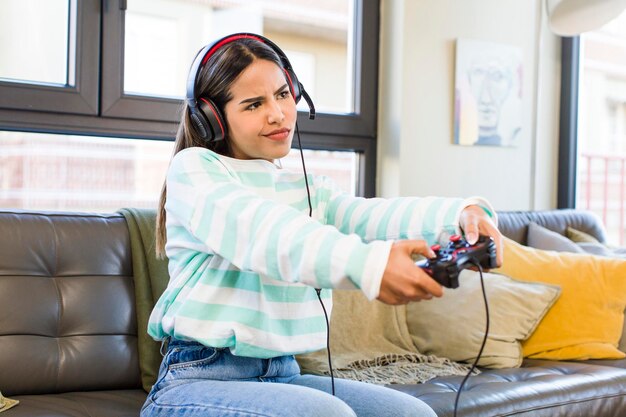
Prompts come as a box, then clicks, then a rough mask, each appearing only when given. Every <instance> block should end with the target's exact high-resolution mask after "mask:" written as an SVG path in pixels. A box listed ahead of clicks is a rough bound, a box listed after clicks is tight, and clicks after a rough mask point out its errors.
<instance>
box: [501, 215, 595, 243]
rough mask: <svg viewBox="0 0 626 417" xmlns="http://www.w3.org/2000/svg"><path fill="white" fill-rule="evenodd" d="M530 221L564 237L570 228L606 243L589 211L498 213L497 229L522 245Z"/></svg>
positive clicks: (524, 241)
mask: <svg viewBox="0 0 626 417" xmlns="http://www.w3.org/2000/svg"><path fill="white" fill-rule="evenodd" d="M531 221H532V222H535V223H537V224H539V225H540V226H543V227H546V228H548V229H550V230H552V231H554V232H557V233H560V234H562V235H565V231H566V229H567V227H568V226H571V227H573V228H574V229H577V230H580V231H581V232H585V233H587V234H590V235H591V236H593V237H595V238H596V239H598V240H599V241H600V242H606V231H605V229H604V226H603V224H602V220H601V219H600V218H599V217H598V216H597V215H596V214H594V213H592V212H590V211H585V210H576V209H562V210H539V211H499V212H498V228H499V229H500V231H501V232H502V234H504V235H505V236H507V237H509V238H511V239H513V240H515V241H516V242H519V243H521V244H522V245H526V244H527V243H528V239H527V235H528V224H529V223H530V222H531Z"/></svg>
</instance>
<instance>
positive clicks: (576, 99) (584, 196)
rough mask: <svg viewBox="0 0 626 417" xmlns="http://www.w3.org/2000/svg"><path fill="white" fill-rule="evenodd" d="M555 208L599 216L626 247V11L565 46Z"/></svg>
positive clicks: (613, 240) (612, 236)
mask: <svg viewBox="0 0 626 417" xmlns="http://www.w3.org/2000/svg"><path fill="white" fill-rule="evenodd" d="M563 51H564V56H563V80H564V85H563V88H562V91H563V92H562V94H563V96H562V110H561V112H562V116H561V117H562V119H561V166H560V176H559V189H560V195H559V206H560V207H578V208H583V209H587V210H591V211H593V212H595V213H597V214H598V215H599V216H601V218H602V220H603V222H604V224H605V226H606V227H607V232H608V239H609V241H610V242H611V243H613V244H621V245H623V244H624V243H625V242H626V12H625V13H623V14H622V15H621V16H619V17H618V18H617V19H615V20H613V21H611V22H610V23H608V24H607V25H605V26H604V27H603V28H601V29H598V30H595V31H592V32H587V33H584V34H582V35H581V36H580V37H577V38H565V39H564V41H563Z"/></svg>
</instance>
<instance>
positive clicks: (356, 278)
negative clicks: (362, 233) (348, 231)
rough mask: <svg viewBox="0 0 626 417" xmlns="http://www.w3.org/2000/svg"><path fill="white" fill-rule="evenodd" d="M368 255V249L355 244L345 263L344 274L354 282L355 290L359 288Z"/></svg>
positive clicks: (362, 245)
mask: <svg viewBox="0 0 626 417" xmlns="http://www.w3.org/2000/svg"><path fill="white" fill-rule="evenodd" d="M369 254H370V248H369V247H367V246H365V244H361V243H359V244H357V245H356V247H355V248H354V249H352V251H351V252H350V256H349V257H348V262H347V263H346V268H345V273H346V275H347V276H348V277H349V278H350V279H351V280H352V282H354V284H355V285H356V286H357V288H361V286H362V279H363V271H364V270H365V261H366V260H367V257H368V256H369Z"/></svg>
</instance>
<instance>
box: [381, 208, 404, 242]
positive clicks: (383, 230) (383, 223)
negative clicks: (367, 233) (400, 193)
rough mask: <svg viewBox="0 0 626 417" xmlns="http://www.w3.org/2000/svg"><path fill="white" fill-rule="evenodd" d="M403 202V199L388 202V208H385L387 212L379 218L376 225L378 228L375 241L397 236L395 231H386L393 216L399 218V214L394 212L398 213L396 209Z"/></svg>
mask: <svg viewBox="0 0 626 417" xmlns="http://www.w3.org/2000/svg"><path fill="white" fill-rule="evenodd" d="M403 201H404V200H403V199H400V198H396V199H393V200H392V201H391V202H390V204H389V207H387V210H385V213H384V214H383V216H382V217H381V219H380V221H379V223H378V227H377V228H376V239H378V240H385V239H386V238H387V237H388V236H389V235H390V234H393V235H394V236H396V235H397V231H396V230H388V229H389V222H390V221H391V219H393V218H394V217H395V216H399V215H400V214H401V213H396V212H397V211H398V207H399V206H400V205H401V204H402V202H403Z"/></svg>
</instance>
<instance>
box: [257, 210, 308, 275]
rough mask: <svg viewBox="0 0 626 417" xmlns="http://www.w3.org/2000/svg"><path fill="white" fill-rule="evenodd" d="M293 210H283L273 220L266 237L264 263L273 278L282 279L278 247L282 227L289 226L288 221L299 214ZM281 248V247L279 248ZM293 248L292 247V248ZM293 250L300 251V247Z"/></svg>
mask: <svg viewBox="0 0 626 417" xmlns="http://www.w3.org/2000/svg"><path fill="white" fill-rule="evenodd" d="M299 214H300V213H297V212H296V211H294V210H285V212H284V214H283V215H282V216H281V218H280V219H278V220H277V221H275V222H274V224H273V225H272V226H273V227H272V233H270V234H269V236H268V238H267V247H266V248H265V265H266V266H267V272H268V274H269V275H270V276H271V277H272V278H275V279H282V278H283V277H282V276H281V275H280V267H279V262H280V260H279V256H278V249H279V248H281V243H282V242H281V240H280V239H281V232H282V230H283V228H285V227H290V223H291V221H292V220H293V219H295V218H296V217H298V216H299ZM281 249H282V248H281ZM292 250H293V249H292ZM295 250H297V251H302V248H301V247H297V248H296V249H295Z"/></svg>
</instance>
